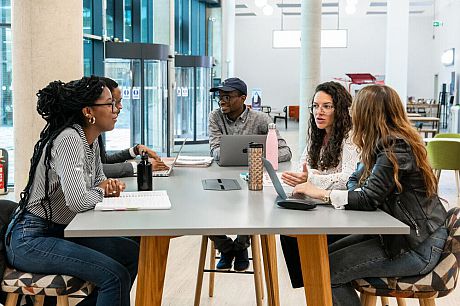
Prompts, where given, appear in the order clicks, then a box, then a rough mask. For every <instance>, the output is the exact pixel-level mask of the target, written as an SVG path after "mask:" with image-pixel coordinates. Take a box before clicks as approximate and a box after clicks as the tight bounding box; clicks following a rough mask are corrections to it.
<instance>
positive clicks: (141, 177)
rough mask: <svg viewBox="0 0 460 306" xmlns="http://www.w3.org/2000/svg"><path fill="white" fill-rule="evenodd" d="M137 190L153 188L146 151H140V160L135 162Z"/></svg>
mask: <svg viewBox="0 0 460 306" xmlns="http://www.w3.org/2000/svg"><path fill="white" fill-rule="evenodd" d="M137 190H139V191H148V190H153V183H152V164H151V163H150V162H149V156H148V154H147V152H145V151H144V152H142V156H141V162H140V163H139V164H137Z"/></svg>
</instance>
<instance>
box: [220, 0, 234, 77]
mask: <svg viewBox="0 0 460 306" xmlns="http://www.w3.org/2000/svg"><path fill="white" fill-rule="evenodd" d="M234 73H235V0H224V1H222V80H225V79H227V78H231V77H234V76H235V75H234Z"/></svg>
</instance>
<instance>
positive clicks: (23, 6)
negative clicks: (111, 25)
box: [11, 0, 83, 198]
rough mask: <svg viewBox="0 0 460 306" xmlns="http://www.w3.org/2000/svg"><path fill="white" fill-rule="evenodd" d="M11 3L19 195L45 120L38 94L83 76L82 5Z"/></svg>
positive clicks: (33, 0)
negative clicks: (56, 82) (49, 86)
mask: <svg viewBox="0 0 460 306" xmlns="http://www.w3.org/2000/svg"><path fill="white" fill-rule="evenodd" d="M11 2H12V24H11V32H12V35H11V36H12V59H13V80H12V81H13V95H14V97H13V105H14V135H15V137H14V139H15V140H14V147H15V151H14V152H15V153H14V159H15V170H14V177H15V193H16V198H18V195H19V193H20V192H21V191H22V189H23V188H24V187H25V185H26V183H27V179H28V173H29V168H30V159H31V157H32V154H33V148H34V145H35V143H36V141H37V140H38V138H39V134H40V131H41V129H42V128H43V126H44V122H45V121H44V120H43V119H42V118H41V117H40V116H39V115H38V114H37V111H36V105H37V97H36V95H35V94H36V93H37V91H38V90H39V89H41V88H43V87H44V86H46V85H47V84H48V83H49V82H51V81H53V80H62V81H64V82H65V81H70V80H72V79H78V78H81V77H82V75H83V4H82V1H62V0H20V1H11Z"/></svg>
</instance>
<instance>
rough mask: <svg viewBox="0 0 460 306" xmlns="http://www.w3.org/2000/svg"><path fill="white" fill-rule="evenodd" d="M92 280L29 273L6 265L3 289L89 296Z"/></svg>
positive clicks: (25, 293) (10, 291)
mask: <svg viewBox="0 0 460 306" xmlns="http://www.w3.org/2000/svg"><path fill="white" fill-rule="evenodd" d="M93 288H94V285H93V284H91V283H90V282H87V281H84V280H81V279H79V278H76V277H73V276H68V275H46V274H36V273H27V272H22V271H19V270H16V269H15V268H12V267H6V269H5V273H4V274H3V281H2V290H3V291H4V292H8V293H18V294H22V295H46V296H63V295H72V296H81V297H84V296H87V295H89V294H90V293H91V291H92V290H93Z"/></svg>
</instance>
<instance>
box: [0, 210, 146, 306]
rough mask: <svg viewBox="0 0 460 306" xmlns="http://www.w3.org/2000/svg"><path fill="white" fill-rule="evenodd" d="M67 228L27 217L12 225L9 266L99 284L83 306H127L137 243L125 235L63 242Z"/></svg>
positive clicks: (31, 216) (137, 248)
mask: <svg viewBox="0 0 460 306" xmlns="http://www.w3.org/2000/svg"><path fill="white" fill-rule="evenodd" d="M64 228H65V225H60V224H55V223H50V224H48V222H46V220H44V219H42V218H40V217H37V216H35V215H33V214H30V213H26V214H25V215H24V216H23V217H22V218H21V219H20V220H19V221H17V222H16V224H15V225H14V226H13V227H12V228H11V224H10V226H9V231H11V240H10V242H9V245H7V246H6V251H7V255H8V261H9V263H10V264H11V265H12V266H14V267H15V268H17V269H18V270H22V271H26V272H32V273H41V274H64V275H72V276H75V277H78V278H80V279H82V280H86V281H90V282H91V283H93V284H95V286H96V289H95V290H94V291H93V293H91V294H90V295H89V296H88V297H87V298H86V299H85V300H84V301H82V302H81V303H79V304H78V305H79V306H87V305H96V306H129V305H130V296H129V294H130V291H131V287H132V284H133V282H134V280H135V278H136V274H137V262H138V257H139V244H138V243H137V242H136V241H134V240H133V239H129V238H123V237H107V238H106V237H101V238H64Z"/></svg>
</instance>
